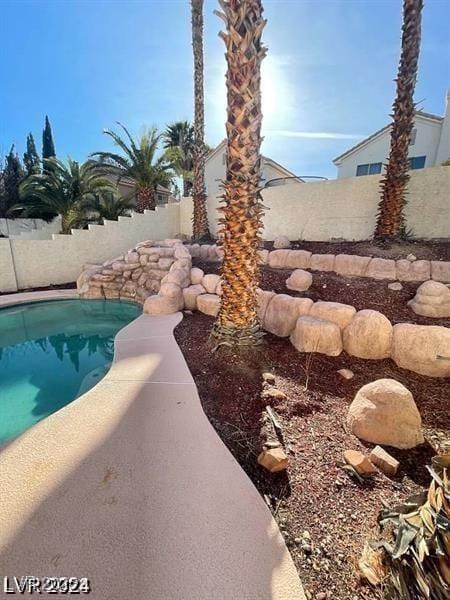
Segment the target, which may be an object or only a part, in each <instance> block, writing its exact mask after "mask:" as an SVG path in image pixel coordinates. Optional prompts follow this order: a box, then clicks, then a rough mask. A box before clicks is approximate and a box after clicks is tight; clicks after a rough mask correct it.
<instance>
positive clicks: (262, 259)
mask: <svg viewBox="0 0 450 600" xmlns="http://www.w3.org/2000/svg"><path fill="white" fill-rule="evenodd" d="M268 262H269V251H268V250H258V263H259V264H260V265H267V263H268Z"/></svg>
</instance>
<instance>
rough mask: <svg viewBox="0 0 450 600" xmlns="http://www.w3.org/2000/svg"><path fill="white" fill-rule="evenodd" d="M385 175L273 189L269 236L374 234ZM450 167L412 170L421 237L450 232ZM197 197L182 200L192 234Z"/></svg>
mask: <svg viewBox="0 0 450 600" xmlns="http://www.w3.org/2000/svg"><path fill="white" fill-rule="evenodd" d="M379 180H380V177H379V176H377V175H372V176H368V177H351V178H346V179H337V180H332V181H323V182H320V183H309V184H308V183H306V184H304V183H289V184H286V185H281V186H276V187H272V188H267V189H266V190H264V192H263V204H264V206H266V207H267V210H266V214H265V217H264V231H263V237H264V239H266V240H273V239H274V238H275V237H276V236H278V235H287V236H288V237H289V238H290V239H292V240H296V239H304V240H311V241H314V240H316V241H321V240H322V241H323V240H330V239H332V238H344V239H347V240H364V239H368V238H370V237H371V236H372V234H373V230H374V227H375V216H376V212H377V205H378V202H379ZM449 189H450V168H449V167H433V168H431V169H421V170H417V171H412V172H411V180H410V184H409V190H408V205H407V209H406V217H407V223H408V227H409V228H411V229H412V232H413V235H414V236H415V237H429V238H446V237H450V194H449ZM217 206H218V200H217V198H215V197H211V196H208V216H209V223H210V228H211V231H212V232H213V233H216V232H217V211H216V209H217ZM191 218H192V200H191V199H190V198H184V199H183V200H182V202H181V211H180V225H181V232H182V233H185V234H186V235H191V234H192V225H191Z"/></svg>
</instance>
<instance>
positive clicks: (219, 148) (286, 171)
mask: <svg viewBox="0 0 450 600" xmlns="http://www.w3.org/2000/svg"><path fill="white" fill-rule="evenodd" d="M226 144H227V140H226V139H223V140H222V141H221V142H220V143H219V144H218V145H217V146H216V147H215V148H213V149H212V150H210V151H209V153H208V154H207V155H206V158H205V162H208V160H210V159H211V158H213V156H215V155H216V154H218V153H219V152H220V151H222V150H224V149H225V147H226ZM262 159H263V161H264V162H265V163H266V164H267V165H270V166H271V167H273V168H274V169H277V170H278V171H280V173H281V174H282V175H284V177H297V176H296V174H295V173H292V171H289V169H286V167H283V165H280V163H278V162H276V161H275V160H273V159H272V158H268V157H267V156H264V155H263V156H262Z"/></svg>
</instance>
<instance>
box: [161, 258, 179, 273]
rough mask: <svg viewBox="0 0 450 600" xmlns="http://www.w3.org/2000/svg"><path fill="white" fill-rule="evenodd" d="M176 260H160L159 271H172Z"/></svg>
mask: <svg viewBox="0 0 450 600" xmlns="http://www.w3.org/2000/svg"><path fill="white" fill-rule="evenodd" d="M174 262H175V261H174V259H173V258H160V259H159V260H158V269H167V270H168V269H170V267H171V266H172V265H173V263H174Z"/></svg>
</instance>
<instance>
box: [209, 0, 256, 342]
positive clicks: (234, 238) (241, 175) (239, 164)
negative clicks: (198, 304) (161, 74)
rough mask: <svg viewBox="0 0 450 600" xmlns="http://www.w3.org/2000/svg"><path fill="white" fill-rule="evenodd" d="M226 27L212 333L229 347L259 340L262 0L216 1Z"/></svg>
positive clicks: (224, 35)
mask: <svg viewBox="0 0 450 600" xmlns="http://www.w3.org/2000/svg"><path fill="white" fill-rule="evenodd" d="M220 5H221V7H222V10H223V13H217V14H218V15H219V16H220V17H221V18H222V19H223V20H224V21H225V24H226V29H227V31H226V33H224V32H221V34H220V35H221V37H222V39H223V40H224V42H225V46H226V54H225V55H226V60H227V75H226V82H227V123H226V130H227V150H226V163H227V169H226V178H225V182H224V196H223V199H222V202H223V203H224V206H223V207H221V208H220V209H219V210H220V211H222V213H223V217H222V218H221V219H220V224H221V232H220V235H221V240H222V241H221V243H222V245H223V252H224V258H223V263H222V269H221V275H222V281H223V284H222V301H221V306H220V311H219V315H218V318H217V321H216V323H215V325H214V329H213V335H215V336H217V337H218V338H219V339H222V340H225V341H227V342H228V343H231V344H250V345H252V344H255V343H258V342H259V341H260V339H261V336H262V332H261V325H260V322H259V319H258V314H257V286H258V280H259V266H258V249H259V245H260V237H261V236H260V230H261V228H262V223H261V217H262V214H263V209H262V205H261V198H260V188H259V181H260V177H261V154H260V146H261V121H262V112H261V61H262V60H263V58H264V56H265V54H266V49H265V47H264V46H263V45H262V43H261V33H262V30H263V28H264V25H265V20H264V19H263V17H262V12H263V9H262V3H261V0H228V1H224V0H220Z"/></svg>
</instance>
